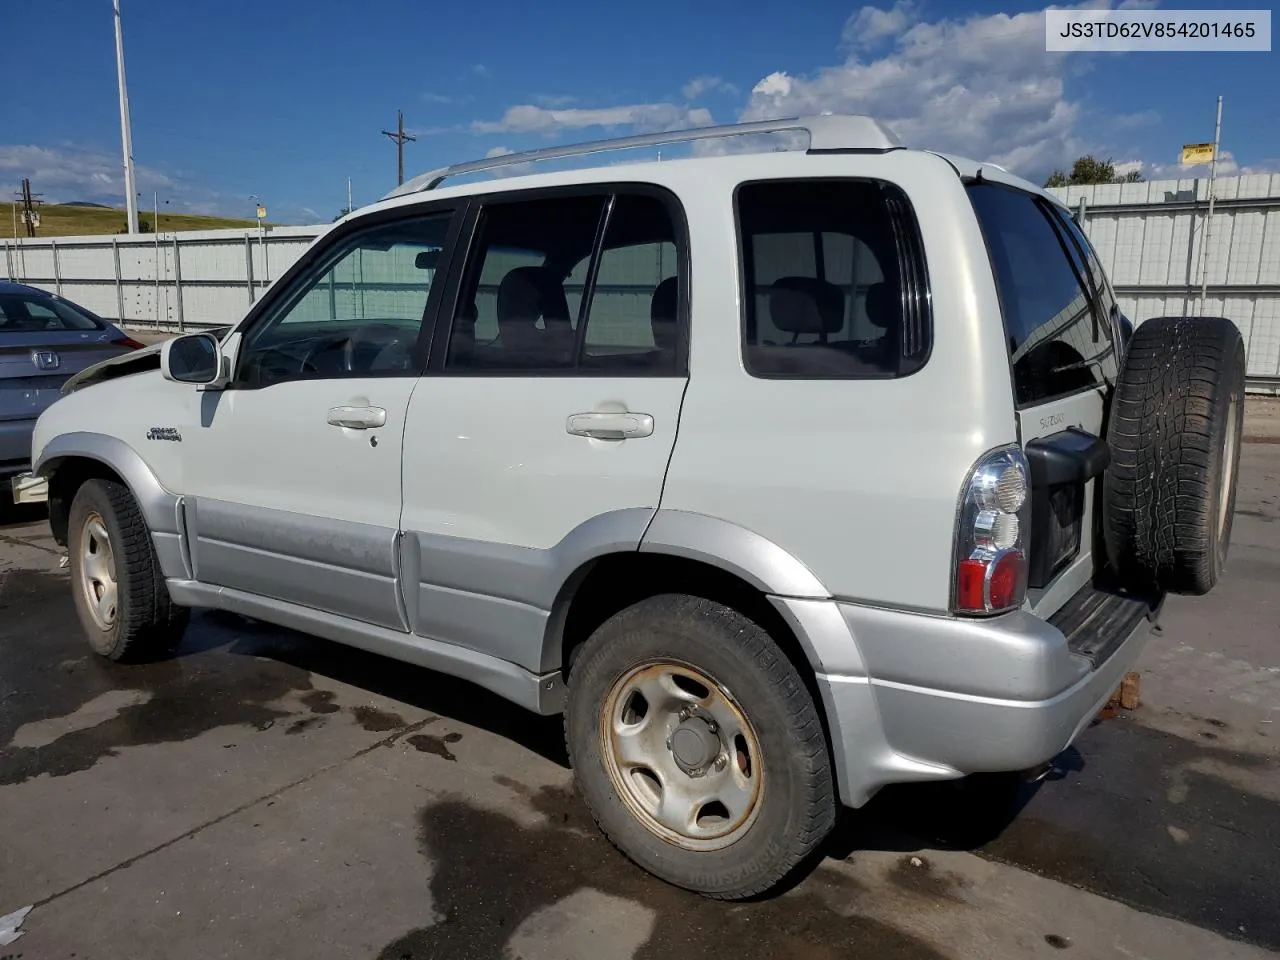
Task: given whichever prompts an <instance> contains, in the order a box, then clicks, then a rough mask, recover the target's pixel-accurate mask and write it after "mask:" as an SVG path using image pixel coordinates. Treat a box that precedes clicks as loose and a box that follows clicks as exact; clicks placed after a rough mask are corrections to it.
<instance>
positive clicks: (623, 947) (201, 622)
mask: <svg viewBox="0 0 1280 960" xmlns="http://www.w3.org/2000/svg"><path fill="white" fill-rule="evenodd" d="M1260 439H1262V440H1264V441H1265V440H1266V439H1267V438H1265V437H1262V438H1260ZM1277 499H1280V444H1278V443H1274V442H1256V443H1249V444H1246V445H1245V447H1244V450H1243V464H1242V477H1241V491H1240V498H1239V502H1238V504H1237V513H1236V516H1235V533H1234V537H1233V546H1232V553H1231V558H1230V562H1229V565H1228V576H1227V579H1226V580H1225V581H1224V582H1223V583H1222V584H1221V585H1220V586H1219V587H1218V589H1216V590H1215V591H1214V592H1213V593H1212V594H1210V595H1209V596H1208V597H1205V598H1201V599H1188V598H1177V597H1175V598H1171V599H1170V600H1169V602H1168V604H1167V606H1166V608H1165V611H1164V614H1163V617H1162V622H1161V626H1160V630H1159V635H1158V636H1155V637H1153V638H1152V640H1151V642H1150V644H1149V645H1148V647H1147V650H1146V652H1145V653H1144V655H1143V660H1142V662H1141V664H1140V668H1141V673H1142V686H1141V696H1142V705H1141V706H1140V707H1139V708H1138V709H1136V710H1134V711H1132V712H1129V713H1123V714H1121V715H1119V716H1117V717H1115V718H1113V719H1109V720H1105V721H1103V722H1099V723H1097V724H1095V725H1094V726H1092V727H1091V728H1089V729H1088V730H1086V731H1085V733H1084V734H1083V735H1082V736H1081V738H1080V740H1079V742H1078V743H1077V744H1076V745H1075V747H1073V748H1072V749H1071V750H1068V751H1067V752H1066V753H1065V754H1064V755H1063V756H1062V757H1060V758H1058V761H1057V764H1056V768H1055V771H1054V773H1053V774H1052V775H1051V776H1050V778H1049V779H1048V780H1047V781H1045V782H1044V783H1042V784H1040V785H1038V786H1037V787H1034V788H1032V787H1023V788H1022V789H1021V790H1020V791H1018V792H1017V793H1016V794H1014V795H1003V799H1002V801H1001V802H993V799H992V798H993V796H995V797H996V798H997V799H999V798H1000V797H1001V795H1000V794H999V793H998V791H996V790H994V789H993V787H994V785H993V784H991V783H986V782H983V781H977V782H974V783H964V784H960V785H954V784H952V785H933V786H914V787H899V788H893V789H891V790H886V791H884V792H883V793H882V794H881V795H880V796H879V797H877V798H876V800H874V801H873V802H872V804H871V805H870V806H869V807H868V808H867V809H865V810H863V811H858V812H854V813H850V814H848V815H847V816H845V817H844V819H843V822H842V824H841V826H840V828H839V830H838V831H837V834H836V835H835V836H834V837H833V838H832V840H831V842H830V844H829V846H828V850H827V857H826V859H825V861H824V862H823V863H822V864H821V865H820V866H819V867H818V869H817V870H816V871H815V872H814V873H813V874H812V875H811V876H809V877H808V878H807V879H805V880H804V881H803V882H801V883H800V884H799V885H798V886H796V887H795V888H794V889H792V890H790V891H788V892H786V893H785V894H783V895H780V896H777V897H774V898H772V899H768V900H765V901H763V902H757V903H749V904H732V905H730V904H720V903H714V902H711V901H707V900H704V899H702V898H699V897H696V896H693V895H691V894H687V893H684V892H682V891H679V890H676V889H673V888H671V887H668V886H665V885H664V884H661V883H659V882H657V881H655V880H653V879H652V878H650V877H648V876H647V875H645V874H643V873H641V872H640V871H639V870H638V869H637V868H635V867H633V866H632V865H631V864H629V863H628V862H627V861H626V860H625V859H624V858H622V857H621V856H620V855H618V854H617V853H615V852H614V851H613V850H612V848H611V847H609V845H608V844H607V843H606V842H605V841H604V840H602V839H601V837H600V836H599V834H598V833H597V832H596V830H595V828H594V827H593V826H592V824H591V822H590V818H589V816H588V815H587V814H586V812H585V811H584V809H583V808H582V806H581V804H580V802H579V801H578V800H577V798H576V796H575V794H574V792H573V787H572V776H571V774H570V772H569V770H568V769H567V765H566V761H565V755H564V747H563V742H562V735H561V730H560V725H559V722H558V721H556V720H549V719H542V718H537V717H534V716H532V715H531V714H527V713H525V712H522V711H521V710H519V709H517V708H515V707H512V706H510V705H508V704H506V703H504V702H503V701H501V700H498V699H497V698H495V697H493V696H490V695H489V694H486V693H484V692H483V691H480V690H478V689H477V688H475V687H472V686H470V685H468V684H466V683H463V682H460V681H457V680H453V679H450V678H448V677H444V676H441V675H439V674H434V673H431V672H429V671H426V670H422V669H418V668H416V667H411V666H407V665H404V664H400V663H396V662H393V661H390V660H385V659H382V658H380V657H376V656H373V655H371V654H367V653H364V652H361V651H357V650H352V649H348V648H344V647H341V646H338V645H335V644H331V643H327V642H325V641H321V640H318V639H314V638H310V637H306V636H303V635H301V634H296V633H292V632H289V631H284V630H279V629H276V628H274V627H269V626H267V625H264V624H260V623H256V622H253V621H249V620H245V619H242V618H239V617H235V616H230V615H223V614H216V613H202V614H199V615H197V616H196V617H195V619H194V620H193V623H192V627H191V629H190V630H189V631H188V634H187V637H186V640H185V641H184V643H183V645H182V646H181V648H180V649H179V650H178V651H177V654H176V655H175V656H174V657H173V658H171V659H168V660H165V661H163V662H159V663H153V664H147V665H141V666H118V665H114V664H110V663H107V662H105V661H103V660H101V659H99V658H96V657H95V656H93V655H92V654H91V653H90V651H89V649H88V647H87V645H86V644H85V642H84V640H83V639H82V637H81V634H80V630H79V627H78V624H77V623H76V619H75V614H74V611H73V609H72V605H71V598H70V593H69V585H68V582H67V574H66V570H65V569H63V568H62V567H61V566H60V558H61V554H62V551H61V549H60V548H58V547H57V545H56V544H54V543H53V541H52V540H51V539H50V537H49V531H48V526H47V523H46V522H45V521H44V518H43V516H42V515H41V514H40V513H39V512H38V511H27V512H25V513H23V514H20V515H17V516H14V515H13V514H12V513H10V514H9V515H8V516H7V517H6V519H5V520H4V521H0V918H3V917H5V916H6V915H8V914H10V913H12V912H16V911H21V910H23V909H25V908H26V907H28V906H30V907H31V909H30V911H29V912H28V913H26V914H25V916H23V917H22V922H21V926H20V929H21V931H22V934H23V935H22V937H21V938H20V939H18V940H16V941H14V942H13V943H11V944H10V945H8V946H3V945H0V958H6V957H19V956H21V957H23V958H72V957H74V958H77V960H86V958H126V957H127V958H130V960H143V958H165V960H170V958H187V957H192V958H197V957H198V958H204V957H209V958H213V957H226V958H231V957H234V958H247V957H254V958H257V957H263V958H267V957H270V958H280V960H289V958H295V957H296V958H307V960H315V958H324V957H343V958H348V957H353V958H356V957H369V958H375V957H376V958H392V960H409V958H416V960H425V958H449V960H454V958H457V960H466V958H498V957H517V958H525V960H551V958H555V960H578V958H581V960H615V958H616V960H630V958H659V957H661V958H668V957H673V956H677V955H681V954H687V955H691V956H697V957H706V958H711V960H719V958H725V960H749V958H754V957H787V958H798V960H826V958H836V957H858V958H862V957H865V958H876V960H885V958H904V960H926V958H949V960H961V958H977V957H981V958H993V960H1001V958H1015V957H1016V958H1024V957H1050V956H1055V957H1056V956H1063V955H1066V956H1075V957H1117V958H1119V957H1124V958H1143V957H1146V958H1153V960H1154V958H1160V960H1180V958H1188V960H1191V958H1195V960H1203V958H1214V960H1220V958H1221V960H1226V958H1246V957H1247V958H1254V957H1263V956H1273V955H1274V954H1273V953H1272V952H1271V951H1280V911H1278V910H1277V909H1276V903H1277V898H1276V891H1277V890H1280V751H1278V750H1277V745H1278V743H1280V739H1278V738H1280V731H1277V730H1276V727H1277V726H1278V725H1280V590H1277V585H1278V584H1280V523H1277V519H1278V518H1280V506H1278V505H1277ZM5 926H6V924H5V922H4V920H3V919H0V944H2V943H3V936H4V928H5Z"/></svg>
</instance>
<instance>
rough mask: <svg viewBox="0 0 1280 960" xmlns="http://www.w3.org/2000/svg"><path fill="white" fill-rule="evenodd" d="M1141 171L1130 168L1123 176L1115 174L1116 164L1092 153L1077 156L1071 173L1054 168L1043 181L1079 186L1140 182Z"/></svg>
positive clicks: (1046, 184) (1057, 184) (1065, 185)
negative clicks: (1100, 158)
mask: <svg viewBox="0 0 1280 960" xmlns="http://www.w3.org/2000/svg"><path fill="white" fill-rule="evenodd" d="M1141 182H1142V172H1141V171H1140V170H1130V171H1129V172H1128V173H1126V174H1124V175H1123V176H1116V165H1115V163H1113V162H1112V160H1111V158H1110V157H1108V158H1107V159H1106V160H1099V159H1098V158H1097V157H1094V156H1093V155H1092V154H1085V155H1084V156H1083V157H1077V158H1076V162H1075V163H1073V164H1072V165H1071V173H1070V174H1066V173H1063V172H1062V171H1061V170H1055V171H1053V173H1051V174H1050V175H1049V179H1048V180H1046V181H1045V182H1044V185H1045V186H1046V187H1079V186H1084V185H1086V184H1090V183H1141Z"/></svg>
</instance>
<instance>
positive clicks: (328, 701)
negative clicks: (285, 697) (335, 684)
mask: <svg viewBox="0 0 1280 960" xmlns="http://www.w3.org/2000/svg"><path fill="white" fill-rule="evenodd" d="M334 696H335V694H334V692H333V691H332V690H308V691H307V692H306V693H304V694H303V695H302V697H301V699H302V705H303V706H304V707H306V708H307V709H308V710H310V711H311V712H312V713H337V712H338V711H339V710H341V709H342V708H341V707H340V706H338V705H337V704H336V703H334V702H333V698H334Z"/></svg>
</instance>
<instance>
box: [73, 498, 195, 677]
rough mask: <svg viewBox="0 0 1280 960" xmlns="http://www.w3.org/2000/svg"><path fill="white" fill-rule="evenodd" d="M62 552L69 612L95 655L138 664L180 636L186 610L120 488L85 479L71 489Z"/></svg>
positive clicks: (169, 646)
mask: <svg viewBox="0 0 1280 960" xmlns="http://www.w3.org/2000/svg"><path fill="white" fill-rule="evenodd" d="M67 550H68V553H69V554H70V564H69V566H70V568H71V590H72V595H73V597H74V599H75V607H76V613H77V614H78V615H79V617H80V624H81V626H82V627H83V628H84V632H85V635H86V636H87V637H88V639H89V646H91V647H92V648H93V650H94V652H95V653H99V654H101V655H102V656H104V657H107V658H108V659H110V660H139V659H146V658H150V657H154V656H157V655H160V654H163V653H165V652H167V651H168V650H170V649H172V648H173V647H174V646H176V645H177V643H178V641H179V640H181V639H182V634H183V631H184V630H185V629H186V625H187V611H186V610H185V609H184V608H182V607H179V606H177V605H175V604H174V602H173V600H172V599H171V598H170V596H169V588H168V587H167V586H166V585H165V582H164V575H163V574H162V573H161V572H160V566H159V564H158V563H157V562H156V555H155V548H154V547H153V546H152V544H151V533H150V531H149V530H148V529H147V524H146V521H145V520H144V519H143V517H142V511H141V510H139V509H138V504H137V502H136V501H135V500H134V499H133V495H132V494H131V493H130V492H129V490H128V488H127V487H125V486H123V485H122V484H119V483H116V482H114V481H110V480H88V481H86V482H85V483H84V485H83V486H81V487H80V489H79V490H77V491H76V495H75V498H74V499H73V500H72V501H71V512H70V516H69V520H68V529H67Z"/></svg>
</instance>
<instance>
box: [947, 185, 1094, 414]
mask: <svg viewBox="0 0 1280 960" xmlns="http://www.w3.org/2000/svg"><path fill="white" fill-rule="evenodd" d="M969 198H970V200H971V201H972V202H973V208H974V210H975V211H976V212H977V215H978V222H979V223H980V224H981V226H982V234H983V237H984V238H985V239H986V242H987V250H988V252H989V253H990V256H991V265H992V268H993V270H994V274H995V280H996V287H997V289H998V291H999V294H1000V308H1001V313H1002V315H1003V317H1004V329H1005V339H1006V342H1007V344H1008V347H1009V357H1010V361H1011V363H1012V367H1013V388H1014V397H1015V399H1016V400H1017V402H1018V404H1019V405H1024V406H1025V405H1030V404H1035V403H1043V402H1045V401H1047V400H1052V399H1054V398H1055V397H1060V396H1063V395H1065V394H1068V393H1073V392H1075V391H1077V390H1082V389H1086V388H1089V387H1093V386H1096V385H1098V384H1100V383H1101V382H1102V381H1103V378H1104V377H1107V376H1108V375H1110V376H1114V371H1115V362H1116V361H1115V353H1114V349H1113V345H1112V342H1111V326H1110V319H1109V318H1107V317H1105V316H1100V315H1099V312H1098V309H1097V304H1096V303H1095V301H1094V300H1093V297H1092V291H1091V287H1090V283H1089V280H1088V278H1087V276H1086V275H1085V273H1084V271H1085V265H1084V261H1083V260H1082V258H1081V251H1080V250H1079V248H1078V247H1077V245H1076V244H1075V242H1074V241H1073V240H1072V239H1071V238H1069V237H1068V236H1067V234H1066V227H1065V226H1064V224H1063V222H1062V220H1061V219H1060V218H1059V217H1058V216H1057V215H1056V214H1054V212H1053V211H1052V210H1051V209H1050V208H1049V206H1048V205H1047V204H1046V203H1045V202H1044V201H1043V200H1041V199H1039V198H1038V197H1034V196H1032V195H1031V194H1029V193H1024V192H1022V191H1020V190H1014V189H1011V188H1008V187H1002V186H998V185H995V184H983V183H979V184H973V185H971V186H970V187H969Z"/></svg>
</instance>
